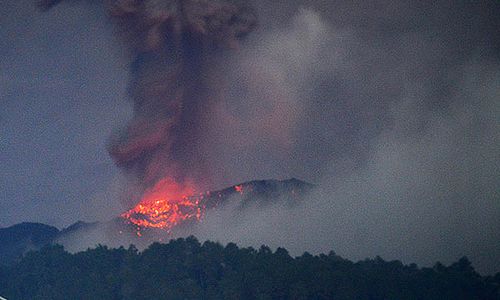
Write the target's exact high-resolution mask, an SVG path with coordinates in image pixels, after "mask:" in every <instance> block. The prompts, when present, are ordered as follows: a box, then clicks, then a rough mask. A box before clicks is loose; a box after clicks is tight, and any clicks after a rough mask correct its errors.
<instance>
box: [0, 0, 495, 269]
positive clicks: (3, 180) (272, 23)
mask: <svg viewBox="0 0 500 300" xmlns="http://www.w3.org/2000/svg"><path fill="white" fill-rule="evenodd" d="M4 2H5V3H2V8H1V11H0V166H1V168H0V226H8V225H12V224H14V223H18V222H22V221H37V222H43V223H48V224H51V225H55V226H58V227H62V226H67V225H69V224H71V223H73V222H75V221H77V220H86V221H94V220H106V219H110V218H112V217H113V216H116V215H117V214H119V213H120V212H121V211H123V210H124V209H125V207H124V206H123V202H122V201H120V200H119V197H120V196H119V195H120V193H121V190H122V189H123V188H124V187H123V184H124V183H123V182H124V181H123V178H122V177H121V175H120V172H119V170H118V169H117V168H116V167H115V166H114V163H113V161H112V160H111V159H110V157H109V154H108V152H107V150H106V145H107V142H108V140H109V136H110V135H111V133H112V132H113V130H115V129H116V128H119V127H120V126H122V125H123V124H124V123H125V122H126V121H127V120H128V119H129V118H130V116H131V104H130V101H128V100H127V97H128V96H127V84H128V79H129V65H130V63H131V61H130V58H129V57H128V55H127V53H126V52H125V50H124V47H123V45H122V44H121V42H120V41H119V40H118V39H117V38H116V37H115V35H114V31H113V26H112V24H111V23H110V22H109V21H108V20H107V19H106V15H105V12H104V10H103V9H102V7H101V5H100V4H96V3H97V2H99V1H97V2H96V1H88V2H90V4H88V3H86V4H83V3H81V2H79V1H69V2H74V3H63V4H61V5H60V6H57V7H55V8H54V9H53V10H51V11H49V12H46V13H41V12H39V11H37V10H36V9H35V7H34V5H33V3H32V1H28V0H22V1H4ZM251 2H252V3H253V5H254V7H255V8H256V11H257V14H258V17H259V27H258V29H257V30H256V31H255V32H254V33H252V34H251V35H250V36H249V37H248V39H247V40H246V41H245V42H244V44H243V45H241V47H240V49H239V50H237V51H235V52H233V53H231V54H227V56H224V57H217V58H214V59H217V60H218V65H219V70H218V73H216V74H218V76H221V77H220V78H217V79H220V80H221V81H222V82H224V86H225V89H224V91H222V92H221V93H220V97H221V99H220V101H218V102H217V103H216V104H214V106H213V107H212V108H211V110H210V112H209V113H210V114H212V115H211V117H210V118H209V121H207V122H206V123H205V124H203V126H204V129H205V130H206V135H205V136H204V138H203V139H202V141H201V142H200V143H201V146H202V147H201V149H202V151H203V156H204V157H205V158H206V159H207V160H208V162H209V167H210V169H211V170H212V174H210V176H211V177H212V180H211V182H212V186H213V188H221V187H225V186H227V185H230V184H236V183H239V182H242V181H245V180H251V179H265V178H278V179H280V178H289V177H298V178H301V179H304V180H307V181H310V182H314V183H317V184H319V185H320V186H321V187H322V190H321V191H318V192H317V193H315V194H314V195H313V196H312V197H311V198H312V199H310V204H308V205H307V206H305V207H302V210H301V211H295V212H293V213H295V214H301V215H305V216H307V217H306V218H305V221H304V218H299V216H297V219H295V220H297V222H291V221H290V220H291V219H290V218H289V214H290V212H287V214H286V215H285V216H283V215H281V214H282V213H280V212H279V210H272V211H269V212H267V214H268V215H266V216H268V217H269V218H268V220H272V221H270V222H271V223H269V224H268V225H269V226H274V228H277V229H276V230H275V231H269V230H267V229H266V228H269V227H265V226H264V225H263V226H257V227H255V228H253V232H252V234H251V235H249V234H248V230H249V229H248V228H252V225H251V224H260V225H262V224H267V223H266V222H265V221H263V220H262V218H263V217H262V215H261V214H257V215H255V214H251V215H249V216H248V217H247V218H245V219H244V220H243V221H241V225H240V226H232V227H231V228H232V229H231V230H229V231H221V230H219V229H218V228H220V224H219V223H217V220H216V219H212V221H208V222H207V227H205V228H201V229H200V230H199V234H200V235H201V236H205V237H209V238H216V239H219V240H224V241H229V240H231V239H232V240H236V241H240V242H242V243H244V244H245V243H246V244H253V243H260V242H266V241H270V242H273V241H280V243H282V244H284V245H285V246H288V247H289V248H292V249H295V251H297V252H300V251H302V250H307V249H311V248H312V249H313V250H318V251H319V250H320V251H327V250H328V249H331V248H334V249H335V250H336V251H338V252H340V253H339V254H341V255H346V256H348V257H349V255H350V254H351V257H355V258H362V257H364V256H370V255H371V256H373V255H376V254H382V255H386V257H390V258H397V257H404V258H406V259H407V260H410V261H411V260H418V259H420V258H422V257H423V256H429V255H433V256H432V257H433V258H434V257H436V260H437V259H442V258H443V257H444V258H445V259H454V255H459V254H460V253H464V254H469V255H472V256H474V255H475V258H476V261H478V260H481V261H482V263H483V265H487V264H488V262H491V261H492V260H497V261H500V259H498V258H500V253H499V250H498V249H500V245H499V241H500V236H499V233H498V232H500V221H499V220H500V195H499V193H500V185H499V182H500V158H499V153H500V152H499V150H498V149H499V148H500V101H499V100H500V99H499V94H500V42H499V40H500V39H499V37H498V33H497V31H498V28H500V21H499V17H498V12H499V11H500V8H499V5H498V1H473V2H471V1H389V0H386V1H382V0H380V1H372V2H370V3H366V1H330V0H323V1H322V0H317V1H305V0H304V1H285V0H283V1H270V0H269V1H264V0H253V1H251ZM221 214H223V212H221ZM320 216H321V217H320ZM227 218H229V217H227V216H226V219H227ZM211 222H212V223H211ZM210 224H212V225H213V227H211V226H210ZM255 226H256V225H255ZM280 228H281V229H280ZM244 229H246V230H247V231H246V233H247V234H245V230H244ZM299 231H300V232H303V233H304V232H305V233H304V234H303V235H304V236H307V237H305V238H303V239H299V242H297V240H296V238H297V235H296V233H297V232H299ZM307 233H310V234H309V235H308V234H307ZM409 236H411V237H412V238H411V239H410V238H409ZM277 237H282V238H281V239H277ZM346 237H351V238H346ZM353 237H355V238H353ZM346 241H348V242H346ZM297 243H298V244H300V245H298V246H297V245H296V244H297ZM388 245H393V246H392V247H388ZM416 245H426V247H427V248H426V249H423V250H422V251H421V252H419V251H418V250H414V252H412V249H415V247H416ZM429 245H437V246H436V247H434V248H433V247H431V246H429ZM276 246H277V245H276ZM398 249H399V250H398ZM445 249H457V251H455V252H453V255H452V256H445V255H443V252H445ZM480 253H483V254H480ZM420 261H424V260H423V259H420ZM425 262H426V263H430V261H425ZM473 262H474V259H473ZM499 267H500V266H499ZM483 269H484V268H483Z"/></svg>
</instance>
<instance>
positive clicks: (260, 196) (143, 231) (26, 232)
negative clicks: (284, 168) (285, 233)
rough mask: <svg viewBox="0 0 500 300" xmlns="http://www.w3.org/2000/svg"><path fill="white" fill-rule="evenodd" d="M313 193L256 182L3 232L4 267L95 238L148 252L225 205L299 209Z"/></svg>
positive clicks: (293, 182)
mask: <svg viewBox="0 0 500 300" xmlns="http://www.w3.org/2000/svg"><path fill="white" fill-rule="evenodd" d="M167 186H169V185H167ZM170 187H171V186H170ZM313 187H314V185H312V184H310V183H307V182H304V181H301V180H298V179H295V178H292V179H288V180H256V181H249V182H244V183H240V184H237V185H234V186H231V187H228V188H225V189H221V190H216V191H211V192H204V193H199V194H194V195H183V194H182V193H181V194H175V193H174V194H168V193H167V194H162V193H160V194H159V195H160V196H165V195H167V196H178V197H179V198H173V199H156V200H154V201H152V202H151V203H149V204H150V205H151V206H147V205H149V204H148V203H143V202H141V203H142V204H141V203H139V204H138V205H137V206H136V207H134V208H132V209H130V210H129V211H126V212H125V213H123V214H122V215H121V216H119V217H116V218H114V219H112V220H110V221H107V222H93V223H87V222H82V221H78V222H76V223H74V224H72V225H71V226H69V227H67V228H64V229H62V230H59V229H57V228H55V227H53V226H49V225H45V224H37V223H21V224H17V225H13V226H11V227H8V228H0V245H1V247H0V264H8V263H10V262H12V261H15V260H17V259H19V258H20V257H21V256H22V255H23V254H24V253H25V252H26V251H29V250H37V249H40V248H41V247H43V246H45V245H48V244H55V243H61V244H63V245H65V246H66V245H71V244H72V241H75V240H78V241H85V240H88V241H89V244H88V245H86V246H85V247H92V246H95V242H94V240H93V238H94V237H95V235H96V234H99V235H100V236H112V237H113V240H114V242H115V244H114V245H111V246H118V245H128V244H130V243H131V242H133V243H134V244H136V245H138V246H147V245H148V244H150V243H151V242H154V241H166V240H168V239H169V238H171V237H174V236H179V235H180V234H182V233H185V232H188V233H189V228H190V226H193V225H195V224H197V223H199V222H203V218H204V217H205V215H208V214H210V213H211V211H214V210H217V209H220V208H223V207H224V206H225V205H228V204H234V205H235V206H236V208H237V210H238V211H244V210H245V209H247V208H248V207H254V206H258V207H260V208H262V209H266V207H267V206H270V205H271V204H275V203H277V202H282V203H283V204H285V205H286V206H294V205H297V204H299V203H300V202H302V201H303V199H304V197H305V196H306V195H307V193H308V192H310V191H311V190H312V188H313ZM187 191H189V190H187ZM156 195H157V196H158V194H156ZM170 200H172V201H170ZM158 201H159V202H158ZM157 202H158V203H157ZM141 205H142V208H141ZM67 248H69V250H82V249H71V246H69V247H67Z"/></svg>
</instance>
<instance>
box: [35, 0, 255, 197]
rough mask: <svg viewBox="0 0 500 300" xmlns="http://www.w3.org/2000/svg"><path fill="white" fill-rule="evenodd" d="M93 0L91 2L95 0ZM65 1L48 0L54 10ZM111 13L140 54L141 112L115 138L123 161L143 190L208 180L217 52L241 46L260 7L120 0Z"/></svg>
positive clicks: (136, 63)
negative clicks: (207, 128)
mask: <svg viewBox="0 0 500 300" xmlns="http://www.w3.org/2000/svg"><path fill="white" fill-rule="evenodd" d="M88 1H91V0H88ZM59 2H61V1H57V0H44V1H40V2H39V5H40V6H41V7H42V8H43V9H49V8H50V7H52V6H54V5H56V4H57V3H59ZM107 5H108V10H109V15H110V17H111V18H112V19H113V20H114V21H115V22H116V24H117V25H118V30H119V32H120V33H121V34H122V35H123V36H124V37H125V40H126V43H127V46H128V47H129V48H130V51H131V52H132V55H133V57H134V58H133V63H132V66H131V82H130V86H129V93H130V97H131V98H132V100H133V112H134V116H133V118H132V120H130V122H129V123H128V124H127V126H126V127H125V128H124V129H122V130H121V131H120V132H117V133H116V134H115V135H114V136H113V137H112V138H111V141H110V144H109V153H110V154H111V156H112V157H113V159H114V160H115V162H116V164H117V165H118V166H119V167H120V168H122V169H124V170H125V171H126V173H127V174H129V175H131V176H132V177H133V178H136V179H137V180H138V182H139V185H140V186H141V187H142V188H147V187H150V186H152V185H153V184H154V183H155V182H157V181H158V180H159V179H161V178H163V177H165V176H169V177H171V178H173V179H174V180H176V181H179V182H182V181H184V180H185V179H187V178H189V179H192V180H194V181H195V182H196V181H197V180H202V179H201V177H203V176H207V175H208V174H206V175H203V174H204V172H205V171H206V170H204V162H203V158H202V157H203V155H202V153H200V151H199V150H198V143H197V141H198V138H199V136H200V134H202V132H201V130H202V129H201V128H200V124H201V122H202V121H203V120H204V119H205V118H208V116H206V115H205V113H206V111H207V110H206V109H205V108H206V107H208V106H209V105H210V103H211V102H212V101H214V99H211V97H210V94H211V93H208V91H210V90H214V89H217V88H218V87H217V86H214V85H217V83H216V80H211V79H210V78H209V76H210V74H211V72H210V70H211V69H213V67H214V62H213V61H214V59H213V57H214V56H215V55H219V54H220V53H223V51H226V50H227V49H231V48H235V47H237V46H238V44H239V41H240V39H242V38H243V37H244V36H245V35H246V34H248V33H249V32H250V31H252V29H253V28H254V27H255V24H256V17H255V15H254V13H253V12H252V11H251V10H250V9H248V8H246V7H244V6H242V5H240V4H237V3H235V2H234V1H222V0H220V1H218V0H212V1H210V0H177V1H176V0H156V1H155V0H142V1H141V0H121V1H120V0H114V1H108V3H107Z"/></svg>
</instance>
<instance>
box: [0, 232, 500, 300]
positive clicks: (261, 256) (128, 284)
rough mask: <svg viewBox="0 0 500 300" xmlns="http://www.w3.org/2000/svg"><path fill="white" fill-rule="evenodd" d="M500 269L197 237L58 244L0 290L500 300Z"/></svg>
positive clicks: (26, 261)
mask: <svg viewBox="0 0 500 300" xmlns="http://www.w3.org/2000/svg"><path fill="white" fill-rule="evenodd" d="M499 284H500V273H498V274H497V275H496V276H480V275H479V274H478V273H476V272H475V271H474V269H473V267H472V266H471V264H470V262H469V261H468V259H467V258H465V257H464V258H462V259H460V260H459V261H457V262H456V263H453V264H451V265H450V266H443V265H441V264H439V263H438V264H436V265H435V266H434V267H433V268H418V267H417V266H416V265H414V264H412V265H408V266H406V265H403V264H402V263H401V262H399V261H391V262H387V261H384V260H382V259H381V258H378V257H377V258H375V259H366V260H363V261H360V262H357V263H353V262H351V261H349V260H346V259H343V258H341V257H339V256H337V255H336V254H335V253H333V252H330V253H329V254H328V255H324V254H321V255H319V256H313V255H311V254H308V253H304V254H303V255H302V256H300V257H295V258H293V257H291V256H290V255H289V254H288V252H287V251H286V250H285V249H282V248H278V249H277V250H276V251H275V252H272V251H271V249H269V248H268V247H266V246H262V247H261V248H260V249H259V250H255V249H253V248H238V247H237V246H236V245H235V244H232V243H230V244H228V245H227V246H225V247H224V246H222V245H220V244H218V243H214V242H204V243H203V244H200V243H199V242H198V241H197V240H196V238H194V237H189V238H187V239H177V240H171V241H170V242H169V243H168V244H159V243H154V244H152V245H151V246H150V247H149V248H147V249H146V250H144V251H143V252H139V251H138V250H137V249H136V248H135V247H134V246H130V247H129V248H128V249H125V248H123V247H121V248H118V249H109V248H107V247H106V246H98V247H97V248H95V249H89V250H87V251H84V252H80V253H76V254H70V253H68V252H66V251H65V250H64V249H63V247H62V246H58V245H52V246H46V247H44V248H42V249H41V250H40V251H38V252H29V253H27V254H26V255H25V256H24V258H23V259H22V260H20V261H18V262H17V263H15V264H14V265H11V266H10V267H6V266H4V267H0V295H3V296H4V297H6V298H7V299H9V300H13V299H499V297H500V294H499Z"/></svg>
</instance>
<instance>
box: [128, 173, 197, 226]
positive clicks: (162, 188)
mask: <svg viewBox="0 0 500 300" xmlns="http://www.w3.org/2000/svg"><path fill="white" fill-rule="evenodd" d="M202 198H203V197H202V196H195V195H194V188H193V186H192V185H190V184H184V185H181V184H179V183H177V182H175V181H174V180H173V179H171V178H168V177H167V178H164V179H162V180H160V181H159V182H158V183H156V185H155V186H154V187H153V188H151V189H149V190H147V191H146V192H145V193H144V196H143V198H142V199H141V201H140V202H139V204H137V205H136V206H135V207H134V208H132V209H131V210H129V211H127V212H125V213H123V214H122V215H121V216H122V217H123V218H125V219H127V220H128V221H129V222H130V223H131V224H134V225H136V226H137V227H138V228H160V229H164V230H167V231H170V229H172V227H174V226H176V225H178V224H180V223H181V222H183V221H186V220H189V219H196V220H199V219H200V218H201V216H202V214H203V212H204V210H203V209H202V206H201V205H200V200H201V199H202Z"/></svg>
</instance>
